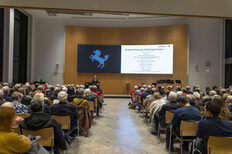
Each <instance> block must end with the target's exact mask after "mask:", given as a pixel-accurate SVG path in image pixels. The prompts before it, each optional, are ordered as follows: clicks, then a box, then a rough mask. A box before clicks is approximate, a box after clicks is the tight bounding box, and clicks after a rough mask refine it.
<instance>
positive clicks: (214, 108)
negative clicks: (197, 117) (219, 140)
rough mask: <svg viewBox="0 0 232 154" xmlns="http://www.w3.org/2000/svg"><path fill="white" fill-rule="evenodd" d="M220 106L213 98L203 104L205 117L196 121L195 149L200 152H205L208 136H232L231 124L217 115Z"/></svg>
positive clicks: (203, 153)
mask: <svg viewBox="0 0 232 154" xmlns="http://www.w3.org/2000/svg"><path fill="white" fill-rule="evenodd" d="M220 112H221V107H220V104H219V102H218V100H213V101H212V102H209V103H207V104H206V106H205V116H206V118H205V119H202V120H201V121H200V122H199V123H198V128H197V134H196V137H197V144H196V145H197V149H199V150H200V151H201V152H202V154H207V142H208V138H209V136H218V137H232V124H231V123H230V122H229V121H227V120H221V119H220V118H219V117H218V116H219V113H220Z"/></svg>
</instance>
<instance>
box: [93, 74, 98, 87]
mask: <svg viewBox="0 0 232 154" xmlns="http://www.w3.org/2000/svg"><path fill="white" fill-rule="evenodd" d="M98 83H99V82H98V79H97V76H96V75H94V76H93V80H92V82H91V84H92V85H97V84H98Z"/></svg>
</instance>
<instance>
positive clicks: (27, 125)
mask: <svg viewBox="0 0 232 154" xmlns="http://www.w3.org/2000/svg"><path fill="white" fill-rule="evenodd" d="M43 105H44V104H43V102H42V101H41V100H32V102H31V105H30V109H31V112H32V113H31V115H30V117H27V118H25V119H24V120H23V121H22V122H21V123H20V124H19V127H20V128H24V129H28V130H38V129H42V128H49V127H53V128H54V136H55V139H54V149H55V153H59V152H58V151H59V149H63V150H64V149H66V144H65V138H64V135H63V132H62V130H61V125H60V124H59V123H57V122H56V120H55V119H53V118H52V117H50V115H49V114H47V113H44V112H43Z"/></svg>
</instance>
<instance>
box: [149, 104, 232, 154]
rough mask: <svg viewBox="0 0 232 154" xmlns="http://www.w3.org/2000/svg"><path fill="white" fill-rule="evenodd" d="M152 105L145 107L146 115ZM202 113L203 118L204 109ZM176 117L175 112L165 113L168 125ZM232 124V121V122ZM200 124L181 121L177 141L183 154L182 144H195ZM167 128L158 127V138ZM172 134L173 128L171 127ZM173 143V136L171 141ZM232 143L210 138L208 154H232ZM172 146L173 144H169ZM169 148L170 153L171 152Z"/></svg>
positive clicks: (230, 140)
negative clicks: (185, 142) (186, 142)
mask: <svg viewBox="0 0 232 154" xmlns="http://www.w3.org/2000/svg"><path fill="white" fill-rule="evenodd" d="M150 104H151V102H147V104H146V107H145V113H146V114H147V113H149V112H150ZM200 113H201V116H203V115H204V107H203V106H201V107H200ZM173 116H174V113H173V112H169V111H167V112H166V113H165V123H166V124H168V123H170V122H171V120H172V118H173ZM231 123H232V121H231ZM197 126H198V122H187V121H181V125H180V136H179V137H178V136H177V140H179V141H180V144H181V154H182V153H183V147H182V143H183V142H184V141H189V142H193V140H194V139H195V138H196V131H197ZM165 130H166V128H163V127H161V126H160V124H159V125H158V136H160V133H161V131H165ZM170 134H172V128H171V127H170ZM169 141H170V142H171V135H170V140H169ZM231 143H232V137H215V136H210V137H209V140H208V147H207V149H208V150H207V151H208V154H232V147H231V146H230V145H231ZM169 145H171V143H169ZM170 148H171V147H169V151H170Z"/></svg>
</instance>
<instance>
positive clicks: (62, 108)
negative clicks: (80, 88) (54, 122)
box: [50, 91, 80, 136]
mask: <svg viewBox="0 0 232 154" xmlns="http://www.w3.org/2000/svg"><path fill="white" fill-rule="evenodd" d="M67 97H68V94H67V93H66V92H64V91H61V92H59V93H58V96H57V98H58V100H59V101H60V102H59V103H58V104H55V105H53V106H52V107H51V108H50V109H51V114H52V115H58V116H67V115H69V116H70V118H71V129H74V128H76V127H77V120H78V119H79V117H80V115H79V113H78V108H77V107H76V106H75V105H72V104H69V103H68V101H67ZM76 133H77V131H74V134H72V135H74V136H75V135H76Z"/></svg>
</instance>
